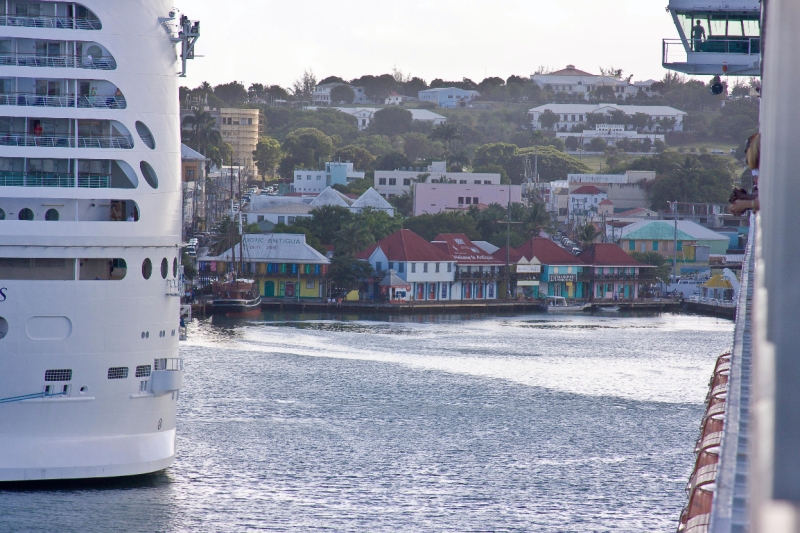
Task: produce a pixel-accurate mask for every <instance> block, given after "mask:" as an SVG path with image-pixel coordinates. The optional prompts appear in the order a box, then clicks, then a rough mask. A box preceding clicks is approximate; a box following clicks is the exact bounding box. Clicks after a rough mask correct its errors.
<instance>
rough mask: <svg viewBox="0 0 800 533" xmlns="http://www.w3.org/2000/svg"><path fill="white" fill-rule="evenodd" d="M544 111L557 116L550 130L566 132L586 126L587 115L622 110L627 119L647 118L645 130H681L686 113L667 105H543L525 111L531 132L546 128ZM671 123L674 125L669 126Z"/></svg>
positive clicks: (607, 113) (606, 113)
mask: <svg viewBox="0 0 800 533" xmlns="http://www.w3.org/2000/svg"><path fill="white" fill-rule="evenodd" d="M545 111H550V112H552V113H554V114H555V115H556V116H557V117H558V122H557V123H556V124H555V126H553V127H554V129H556V130H561V131H569V129H570V128H572V127H573V126H577V125H578V124H586V122H587V121H588V118H587V115H589V114H595V115H610V114H611V113H613V112H615V111H617V112H619V111H622V112H623V113H625V115H627V116H628V117H629V118H630V117H633V116H634V115H636V114H638V113H640V114H643V115H647V117H648V118H649V119H650V123H649V124H647V125H645V127H643V128H642V129H643V130H646V131H665V130H667V129H671V130H673V131H683V119H684V118H685V117H686V112H685V111H681V110H679V109H675V108H674V107H669V106H643V105H619V104H545V105H540V106H539V107H534V108H533V109H531V110H530V111H528V116H529V117H530V118H531V126H532V127H533V129H535V130H541V129H546V128H545V127H544V126H543V125H542V123H541V122H540V121H539V118H540V117H541V116H542V114H543V113H544V112H545ZM673 121H674V124H673ZM666 122H670V123H671V124H672V125H671V127H669V128H667V127H666Z"/></svg>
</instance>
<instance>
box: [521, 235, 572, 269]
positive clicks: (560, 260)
mask: <svg viewBox="0 0 800 533" xmlns="http://www.w3.org/2000/svg"><path fill="white" fill-rule="evenodd" d="M517 251H518V252H519V253H521V254H522V255H524V256H525V257H526V258H528V259H533V258H534V257H535V258H536V259H538V260H539V262H540V263H541V264H543V265H581V266H583V265H584V262H583V261H581V260H580V259H578V258H577V257H575V256H574V255H572V254H571V253H569V252H568V251H566V250H565V249H563V248H562V247H560V246H559V245H557V244H556V243H554V242H553V241H551V240H550V239H545V238H544V237H534V238H532V239H530V240H529V241H528V242H526V243H525V244H523V245H522V246H519V247H518V248H517Z"/></svg>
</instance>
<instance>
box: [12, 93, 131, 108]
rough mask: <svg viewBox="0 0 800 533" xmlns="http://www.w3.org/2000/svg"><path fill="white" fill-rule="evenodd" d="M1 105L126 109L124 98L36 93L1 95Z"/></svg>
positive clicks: (110, 95)
mask: <svg viewBox="0 0 800 533" xmlns="http://www.w3.org/2000/svg"><path fill="white" fill-rule="evenodd" d="M0 105H13V106H20V107H77V108H82V109H125V108H127V107H128V102H127V101H126V100H125V97H124V96H115V95H113V94H109V95H91V96H90V95H80V96H75V95H74V94H67V95H47V94H34V93H6V94H0Z"/></svg>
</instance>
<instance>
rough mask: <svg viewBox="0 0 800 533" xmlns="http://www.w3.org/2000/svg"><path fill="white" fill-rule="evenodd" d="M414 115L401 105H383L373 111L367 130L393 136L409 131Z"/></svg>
mask: <svg viewBox="0 0 800 533" xmlns="http://www.w3.org/2000/svg"><path fill="white" fill-rule="evenodd" d="M412 122H414V116H413V115H412V114H411V111H409V110H407V109H403V108H402V107H396V106H392V107H385V108H383V109H381V110H379V111H376V112H375V115H373V117H372V120H371V121H370V123H369V131H370V132H373V133H375V134H377V135H387V136H389V137H394V136H395V135H402V134H403V133H408V132H409V131H411V123H412Z"/></svg>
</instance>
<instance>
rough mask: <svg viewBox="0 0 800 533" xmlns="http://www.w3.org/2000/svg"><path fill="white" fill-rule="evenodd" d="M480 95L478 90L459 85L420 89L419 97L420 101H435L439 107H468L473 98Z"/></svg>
mask: <svg viewBox="0 0 800 533" xmlns="http://www.w3.org/2000/svg"><path fill="white" fill-rule="evenodd" d="M479 95H480V93H479V92H478V91H467V90H464V89H459V88H457V87H447V88H445V87H442V88H439V89H428V90H426V91H420V92H419V94H418V98H419V101H420V102H435V103H436V105H438V106H439V107H444V108H447V109H456V108H458V107H468V106H469V104H470V103H471V102H472V100H473V99H475V97H476V96H479Z"/></svg>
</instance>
